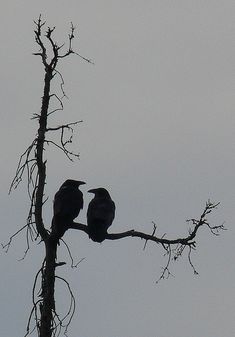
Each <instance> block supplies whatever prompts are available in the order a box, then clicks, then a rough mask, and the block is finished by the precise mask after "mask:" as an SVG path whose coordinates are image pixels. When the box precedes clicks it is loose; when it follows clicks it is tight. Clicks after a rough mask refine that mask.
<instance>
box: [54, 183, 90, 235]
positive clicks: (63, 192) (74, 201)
mask: <svg viewBox="0 0 235 337" xmlns="http://www.w3.org/2000/svg"><path fill="white" fill-rule="evenodd" d="M83 184H85V182H83V181H77V180H72V179H68V180H66V181H65V182H64V183H63V184H62V185H61V187H60V189H59V191H58V192H56V194H55V197H54V203H53V211H54V215H53V219H52V225H51V230H52V231H51V233H52V237H56V238H57V239H60V238H61V237H62V236H63V235H64V233H65V232H66V230H67V229H68V228H69V225H70V224H71V223H72V222H73V220H74V219H75V218H76V217H77V216H78V214H79V212H80V210H81V209H82V208H83V194H82V192H81V191H80V190H79V186H80V185H83Z"/></svg>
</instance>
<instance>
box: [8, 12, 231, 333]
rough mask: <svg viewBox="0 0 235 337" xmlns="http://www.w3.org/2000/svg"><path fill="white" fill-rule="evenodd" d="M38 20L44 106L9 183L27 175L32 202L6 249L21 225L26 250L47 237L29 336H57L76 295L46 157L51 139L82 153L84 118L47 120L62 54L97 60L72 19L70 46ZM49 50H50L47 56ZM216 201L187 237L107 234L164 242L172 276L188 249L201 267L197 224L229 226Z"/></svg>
mask: <svg viewBox="0 0 235 337" xmlns="http://www.w3.org/2000/svg"><path fill="white" fill-rule="evenodd" d="M34 23H35V30H34V37H35V42H36V45H37V46H38V47H39V50H38V51H37V52H35V53H34V55H36V56H39V57H40V58H41V62H42V64H43V67H44V89H43V96H42V105H41V109H40V112H39V113H38V114H34V115H33V119H35V120H37V121H38V125H39V127H38V130H37V133H36V136H35V138H34V139H33V141H32V142H31V144H30V145H29V146H28V147H27V149H26V150H25V151H24V152H23V154H22V155H21V156H20V159H19V162H18V166H17V168H16V173H15V177H14V178H13V180H12V183H11V186H10V192H11V191H12V190H13V189H15V188H17V186H18V185H19V184H20V182H21V181H22V179H23V177H24V176H25V175H26V179H27V188H28V194H29V198H30V206H29V212H28V216H27V221H26V224H25V225H24V226H23V227H22V228H20V229H19V230H18V231H17V232H16V233H14V234H13V235H12V236H11V237H10V238H9V241H8V242H7V243H6V244H4V245H3V248H4V249H5V250H6V251H8V249H9V248H10V246H11V244H12V240H13V239H14V238H15V237H16V236H17V235H18V234H19V233H20V232H21V231H23V230H24V231H25V233H26V250H25V253H24V256H25V255H26V254H27V253H28V251H29V248H30V243H31V242H32V241H42V242H43V244H44V246H45V257H44V259H43V262H42V265H41V267H40V269H39V271H38V272H37V274H36V276H35V280H34V284H33V290H32V302H33V306H32V309H31V312H30V314H29V319H28V323H27V328H26V335H25V336H27V335H30V334H32V333H33V332H34V331H36V333H37V335H38V336H39V337H51V336H59V335H60V333H61V331H62V330H63V332H64V333H65V334H66V332H67V329H68V326H69V324H70V322H71V320H72V317H73V314H74V311H75V298H74V296H73V293H72V289H71V287H70V285H69V283H68V281H67V280H65V279H64V278H62V277H60V276H58V275H57V274H56V268H57V267H58V266H61V265H63V264H64V263H65V262H58V261H57V259H56V257H57V249H58V247H59V246H58V244H57V241H56V240H53V237H54V234H55V233H54V230H53V227H52V229H51V231H49V230H47V229H46V227H45V224H44V219H43V206H44V204H45V202H46V201H47V198H46V197H45V185H46V177H47V160H46V159H45V151H46V149H47V146H48V145H52V146H54V147H55V148H57V149H59V150H60V151H61V152H62V153H63V154H64V155H65V156H66V157H67V158H68V159H69V160H71V161H73V159H74V158H78V157H79V154H77V153H74V152H72V151H71V150H69V149H68V145H69V144H71V143H72V137H73V131H74V127H76V126H78V124H79V123H81V120H78V121H74V122H70V123H66V124H62V125H59V126H49V118H50V116H51V115H52V114H55V113H56V112H57V111H59V110H63V109H64V106H63V98H64V97H65V92H64V81H63V76H62V74H61V73H60V72H59V71H58V69H57V66H58V62H59V61H62V59H66V58H67V57H69V56H70V55H72V54H74V55H77V56H79V57H80V58H81V59H82V60H84V61H86V62H88V63H93V62H92V61H91V60H90V59H88V58H86V57H84V56H82V55H81V54H79V53H77V52H75V51H74V50H73V46H72V42H73V39H74V37H75V36H74V32H75V27H74V26H73V24H71V29H70V33H69V35H68V45H67V50H66V51H64V49H65V47H66V45H64V44H61V45H58V44H57V43H56V42H55V39H54V36H53V33H54V31H55V27H53V28H50V27H48V28H47V29H45V22H43V21H42V18H41V15H40V16H39V18H38V20H37V21H35V22H34ZM48 55H52V56H51V57H49V56H48ZM56 76H58V77H59V78H60V81H61V85H60V88H61V92H62V97H59V96H58V95H57V94H55V93H53V92H51V83H52V81H53V80H54V78H55V77H56ZM55 101H56V102H57V103H58V106H57V107H56V108H54V109H52V108H51V105H54V103H55ZM51 133H56V134H58V139H59V141H58V142H56V141H54V140H53V139H54V138H53V139H51V138H50V134H51ZM217 206H218V203H217V204H216V203H212V202H210V201H208V202H207V203H206V205H205V208H204V210H203V211H202V213H201V215H200V216H199V218H198V219H196V218H192V219H190V220H188V222H189V223H191V227H192V228H191V230H190V231H189V233H188V235H186V236H184V237H179V238H176V239H168V238H166V237H165V235H162V236H160V237H158V236H157V235H156V225H155V223H153V231H152V233H150V234H147V233H143V232H139V231H136V230H134V229H131V230H128V231H126V232H122V233H110V234H109V233H106V234H105V239H106V240H120V239H122V238H126V237H129V238H140V239H144V241H145V244H144V248H145V247H146V244H147V242H149V241H151V242H154V243H156V244H158V246H160V247H162V249H163V252H164V255H165V256H166V264H165V266H164V267H163V270H162V273H161V274H160V277H159V279H158V280H157V282H158V281H159V280H161V279H164V278H167V277H169V275H170V274H171V273H170V264H171V263H172V262H173V261H174V260H177V259H178V258H179V257H180V256H182V254H184V253H186V254H188V261H189V263H190V265H191V267H192V268H193V271H194V273H197V271H196V269H195V267H194V265H193V263H192V260H191V252H192V250H196V238H197V233H198V231H199V229H200V228H201V227H207V228H208V230H209V231H210V232H211V233H213V234H215V235H218V234H219V232H220V230H223V229H225V228H224V226H223V224H222V225H218V226H212V225H211V224H210V223H209V221H208V220H207V217H208V215H209V214H210V213H211V212H212V211H213V210H214V209H215V208H216V207H217ZM68 229H74V230H80V231H83V232H85V233H87V235H89V231H88V226H87V225H86V224H82V223H76V222H72V223H70V224H69V225H68ZM60 240H61V241H63V242H64V244H65V245H66V247H67V249H68V252H69V254H70V257H71V260H72V262H73V257H72V255H71V252H70V250H69V246H68V245H67V243H66V242H65V241H64V240H63V238H61V239H60ZM57 281H58V282H59V281H62V282H64V284H65V285H66V287H67V289H68V293H69V295H70V305H69V308H68V311H67V313H66V314H65V315H64V316H63V317H60V315H59V314H58V311H57V308H56V305H55V297H54V296H55V284H56V282H57ZM38 288H40V291H38Z"/></svg>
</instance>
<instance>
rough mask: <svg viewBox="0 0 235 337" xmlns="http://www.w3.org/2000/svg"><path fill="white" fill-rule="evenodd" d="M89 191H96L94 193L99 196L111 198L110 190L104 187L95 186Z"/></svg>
mask: <svg viewBox="0 0 235 337" xmlns="http://www.w3.org/2000/svg"><path fill="white" fill-rule="evenodd" d="M87 192H88V193H94V195H95V196H96V197H98V198H103V197H109V198H110V195H109V192H108V191H107V190H106V189H105V188H103V187H99V188H93V189H91V190H89V191H87Z"/></svg>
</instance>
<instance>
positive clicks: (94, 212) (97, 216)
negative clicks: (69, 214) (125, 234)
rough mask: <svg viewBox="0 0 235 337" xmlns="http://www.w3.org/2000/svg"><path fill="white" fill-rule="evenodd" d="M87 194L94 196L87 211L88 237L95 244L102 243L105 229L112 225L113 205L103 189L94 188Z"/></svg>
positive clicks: (107, 193)
mask: <svg viewBox="0 0 235 337" xmlns="http://www.w3.org/2000/svg"><path fill="white" fill-rule="evenodd" d="M88 192H89V193H94V194H95V197H94V198H93V199H92V200H91V202H90V203H89V206H88V210H87V225H88V233H89V237H90V238H91V239H92V240H93V241H95V242H102V241H104V239H105V236H106V234H107V229H108V228H109V227H110V226H111V225H112V222H113V219H114V216H115V204H114V202H113V200H112V199H111V197H110V195H109V192H108V191H107V190H106V189H105V188H95V189H92V190H89V191H88Z"/></svg>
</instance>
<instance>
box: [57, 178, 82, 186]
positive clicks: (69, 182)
mask: <svg viewBox="0 0 235 337" xmlns="http://www.w3.org/2000/svg"><path fill="white" fill-rule="evenodd" d="M84 184H85V182H84V181H80V180H73V179H67V180H66V181H65V182H64V183H63V184H62V186H61V187H67V186H71V187H74V188H75V187H77V188H78V187H79V186H80V185H84Z"/></svg>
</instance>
